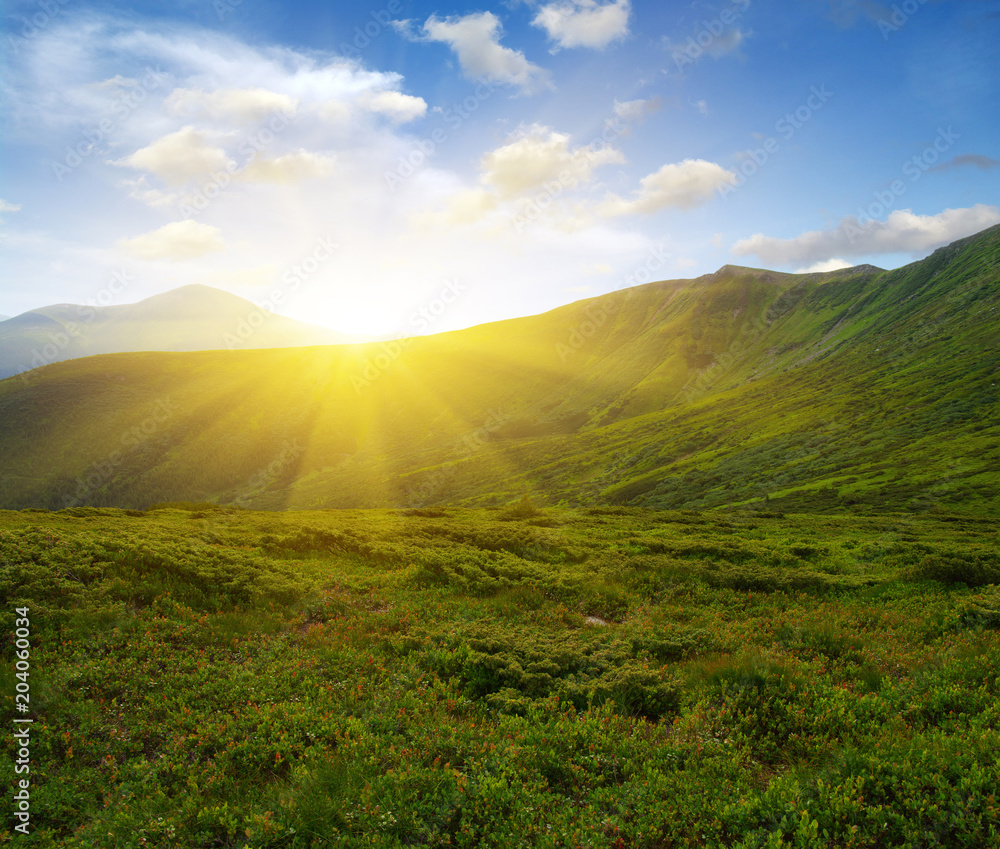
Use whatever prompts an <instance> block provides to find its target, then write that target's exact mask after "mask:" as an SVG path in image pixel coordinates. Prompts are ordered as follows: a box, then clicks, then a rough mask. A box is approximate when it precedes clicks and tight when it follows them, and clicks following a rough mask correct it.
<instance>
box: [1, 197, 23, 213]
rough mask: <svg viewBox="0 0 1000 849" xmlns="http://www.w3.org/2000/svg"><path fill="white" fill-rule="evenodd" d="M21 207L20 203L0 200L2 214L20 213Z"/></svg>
mask: <svg viewBox="0 0 1000 849" xmlns="http://www.w3.org/2000/svg"><path fill="white" fill-rule="evenodd" d="M20 209H21V205H20V204H19V203H8V202H7V201H5V200H2V199H0V213H2V212H19V211H20Z"/></svg>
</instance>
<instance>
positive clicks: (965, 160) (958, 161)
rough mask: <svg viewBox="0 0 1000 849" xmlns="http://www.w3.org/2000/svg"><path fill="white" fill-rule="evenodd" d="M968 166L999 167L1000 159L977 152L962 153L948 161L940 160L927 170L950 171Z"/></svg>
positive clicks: (984, 168) (987, 169)
mask: <svg viewBox="0 0 1000 849" xmlns="http://www.w3.org/2000/svg"><path fill="white" fill-rule="evenodd" d="M969 166H971V167H974V168H979V169H981V170H983V171H989V170H991V169H993V168H1000V159H994V158H993V157H992V156H983V155H982V154H978V153H963V154H962V155H961V156H956V157H955V158H954V159H952V160H950V161H949V162H942V163H941V164H940V165H935V166H934V167H933V168H928V169H927V170H928V171H950V170H952V169H953V168H965V167H969Z"/></svg>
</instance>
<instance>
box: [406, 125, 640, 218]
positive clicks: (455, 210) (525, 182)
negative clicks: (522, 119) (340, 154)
mask: <svg viewBox="0 0 1000 849" xmlns="http://www.w3.org/2000/svg"><path fill="white" fill-rule="evenodd" d="M624 161H625V157H624V156H623V155H622V153H621V151H619V150H616V149H615V148H613V147H610V146H606V147H603V148H600V149H598V148H594V147H590V146H578V147H573V146H572V145H571V144H570V137H569V136H568V135H565V134H563V133H557V132H555V131H554V130H552V129H551V128H549V127H546V126H543V125H539V124H534V125H532V126H529V127H522V128H520V129H519V130H518V131H517V132H516V133H514V134H512V139H511V141H508V142H507V143H506V144H504V145H501V146H500V147H498V148H495V149H494V150H491V151H489V152H487V153H486V154H484V155H483V157H482V158H481V159H480V162H479V169H480V170H479V185H478V186H475V187H472V188H461V189H458V190H457V191H456V190H454V189H453V190H452V191H451V192H450V193H448V194H446V196H445V199H444V210H443V211H440V212H429V213H427V212H425V213H420V214H418V215H416V216H415V217H414V222H415V223H416V224H418V225H419V226H421V227H423V228H428V227H430V228H443V227H456V226H463V225H465V226H468V225H473V224H477V223H479V222H480V221H482V220H483V219H486V218H487V217H489V216H490V215H492V214H493V213H499V214H500V215H499V216H498V217H497V218H496V222H502V226H504V227H507V226H509V225H510V224H511V222H512V221H514V220H515V219H518V218H525V217H526V216H527V220H529V221H536V220H538V219H539V218H542V217H544V218H545V220H546V221H547V222H548V223H549V224H550V225H552V226H554V227H555V228H556V229H559V230H562V231H564V232H575V231H577V230H579V229H581V228H583V227H586V226H589V225H590V224H591V223H592V222H591V220H590V216H589V214H588V210H587V204H586V202H585V201H584V200H581V199H580V198H579V197H576V198H575V199H574V198H572V197H571V196H570V193H571V192H572V191H573V190H576V189H584V188H586V187H588V186H590V185H592V184H593V183H594V180H595V173H594V172H595V170H596V169H597V168H599V167H600V166H602V165H609V164H615V163H619V164H620V163H623V162H624Z"/></svg>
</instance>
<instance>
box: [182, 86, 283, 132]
mask: <svg viewBox="0 0 1000 849" xmlns="http://www.w3.org/2000/svg"><path fill="white" fill-rule="evenodd" d="M164 105H165V106H166V107H167V109H168V110H169V111H170V112H172V113H173V114H174V115H178V116H181V117H184V118H191V117H194V118H210V119H213V120H223V121H236V122H238V123H241V124H252V123H256V122H259V121H263V120H264V119H265V118H267V117H268V116H269V115H272V114H274V113H275V112H280V113H283V114H286V115H291V114H294V113H295V111H296V110H297V109H298V106H299V99H298V98H295V97H289V96H288V95H287V94H279V93H278V92H275V91H268V90H267V89H263V88H244V89H220V90H217V91H202V90H201V89H193V88H178V89H174V91H173V92H171V93H170V96H169V97H167V99H166V100H165V101H164Z"/></svg>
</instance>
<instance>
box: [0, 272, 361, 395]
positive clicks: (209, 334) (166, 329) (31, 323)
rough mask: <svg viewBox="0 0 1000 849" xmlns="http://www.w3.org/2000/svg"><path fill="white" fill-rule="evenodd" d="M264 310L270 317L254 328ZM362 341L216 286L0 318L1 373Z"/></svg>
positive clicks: (54, 308)
mask: <svg viewBox="0 0 1000 849" xmlns="http://www.w3.org/2000/svg"><path fill="white" fill-rule="evenodd" d="M259 315H263V316H265V317H266V320H265V321H264V322H263V323H261V324H260V325H259V326H256V327H252V326H251V325H250V324H249V323H248V321H249V320H251V317H253V318H252V320H253V322H254V324H257V323H258V321H259ZM354 341H360V338H359V337H350V336H347V335H345V334H343V333H337V332H335V331H333V330H328V329H327V328H325V327H318V326H316V325H312V324H306V323H304V322H301V321H295V320H294V319H290V318H285V317H284V316H280V315H276V314H273V313H266V312H264V311H262V310H261V309H260V307H258V306H257V305H256V304H254V303H252V302H251V301H248V300H245V299H244V298H240V297H237V296H236V295H231V294H229V293H228V292H223V291H221V290H220V289H213V288H212V287H211V286H201V285H190V286H181V287H180V288H178V289H174V290H172V291H170V292H165V293H163V294H161V295H154V296H153V297H150V298H146V299H145V300H142V301H139V302H138V303H135V304H121V305H118V306H107V307H101V306H87V305H84V304H54V305H52V306H48V307H41V308H39V309H36V310H29V311H28V312H26V313H22V314H21V315H19V316H15V317H13V318H7V319H6V320H4V321H2V322H0V378H3V377H10V376H12V375H16V374H20V373H21V372H24V371H27V370H29V369H32V368H38V367H39V366H42V365H46V364H48V363H55V362H62V361H64V360H71V359H77V358H79V357H87V356H91V355H95V354H109V353H119V352H127V351H202V350H213V349H217V348H227V349H228V348H230V347H239V348H284V347H290V346H294V345H332V344H338V343H345V342H354Z"/></svg>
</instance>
